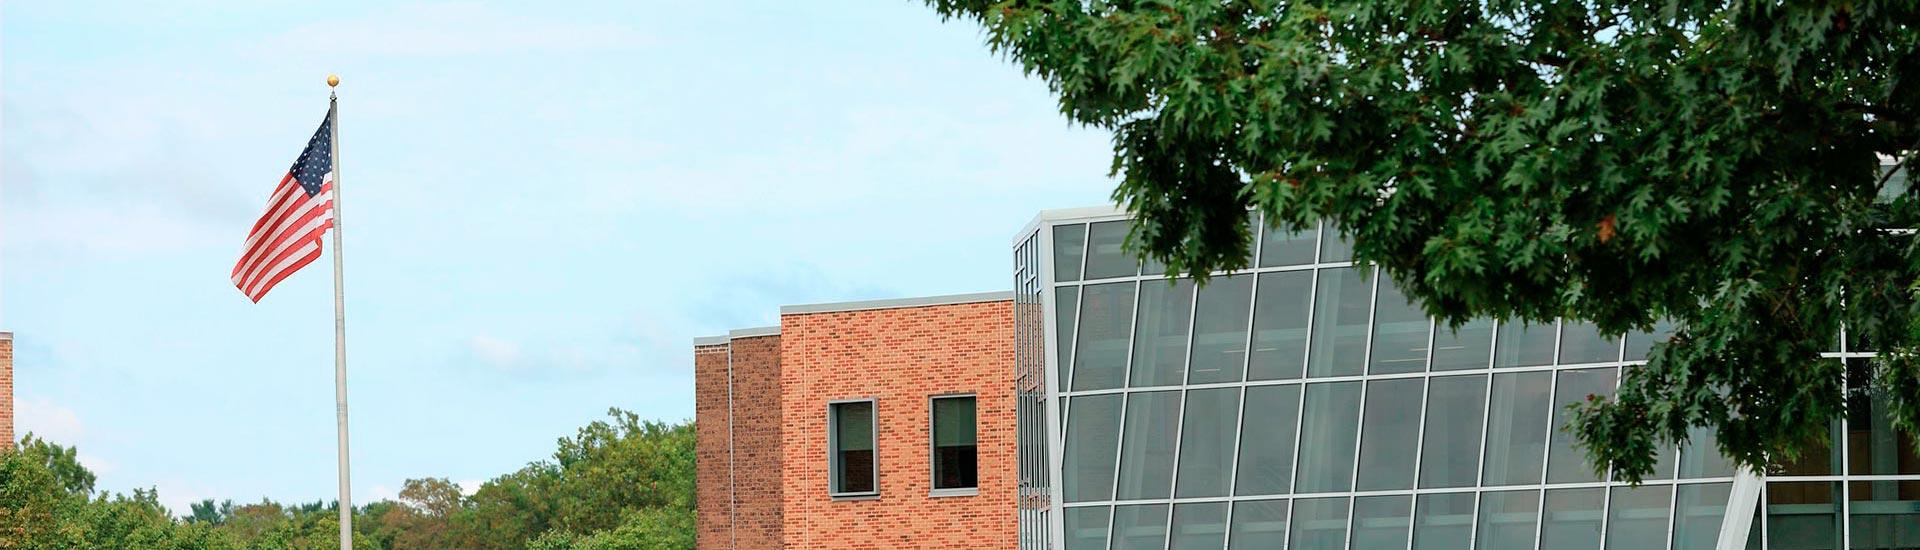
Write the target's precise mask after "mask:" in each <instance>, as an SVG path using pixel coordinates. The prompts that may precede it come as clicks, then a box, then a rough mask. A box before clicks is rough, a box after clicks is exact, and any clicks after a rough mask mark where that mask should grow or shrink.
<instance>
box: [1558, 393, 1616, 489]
mask: <svg viewBox="0 0 1920 550" xmlns="http://www.w3.org/2000/svg"><path fill="white" fill-rule="evenodd" d="M1613 384H1614V369H1613V368H1611V367H1608V368H1600V369H1583V370H1567V371H1560V386H1559V387H1558V388H1557V389H1555V390H1554V393H1553V403H1554V406H1553V427H1554V429H1553V437H1552V438H1551V439H1549V440H1548V442H1549V445H1548V446H1549V447H1550V448H1549V450H1548V454H1547V483H1580V482H1589V481H1600V477H1599V475H1598V473H1597V472H1596V470H1595V469H1594V468H1593V466H1590V465H1588V463H1587V453H1586V452H1585V451H1582V450H1580V449H1576V448H1574V446H1573V444H1574V439H1573V433H1571V432H1568V431H1567V429H1566V426H1567V422H1568V419H1569V418H1571V416H1572V414H1573V412H1572V411H1571V410H1568V408H1567V407H1568V406H1570V405H1572V404H1574V403H1580V402H1583V401H1586V400H1587V398H1588V396H1611V395H1613Z"/></svg>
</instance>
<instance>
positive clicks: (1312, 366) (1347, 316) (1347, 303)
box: [1307, 267, 1373, 376]
mask: <svg viewBox="0 0 1920 550" xmlns="http://www.w3.org/2000/svg"><path fill="white" fill-rule="evenodd" d="M1362 269H1365V268H1352V267H1344V268H1338V269H1322V270H1320V287H1319V288H1318V289H1317V290H1315V294H1316V296H1317V297H1316V298H1315V300H1314V305H1313V350H1312V351H1311V352H1310V353H1311V355H1310V356H1309V357H1308V359H1307V376H1351V375H1356V374H1360V372H1361V370H1362V368H1361V367H1363V366H1365V363H1364V361H1366V353H1367V312H1368V311H1369V310H1370V309H1372V307H1371V306H1372V304H1369V303H1367V302H1368V300H1369V298H1370V296H1371V295H1372V294H1373V281H1370V280H1367V278H1366V277H1365V276H1364V273H1363V272H1362Z"/></svg>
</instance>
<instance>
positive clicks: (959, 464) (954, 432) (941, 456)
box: [933, 395, 980, 490]
mask: <svg viewBox="0 0 1920 550" xmlns="http://www.w3.org/2000/svg"><path fill="white" fill-rule="evenodd" d="M978 449H979V447H978V434H977V433H976V431H975V429H974V397H973V396H971V395H964V396H954V397H935V398H933V488H934V490H941V489H973V488H976V487H979V486H980V481H979V480H980V478H979V465H978V462H977V460H978V459H979V451H978Z"/></svg>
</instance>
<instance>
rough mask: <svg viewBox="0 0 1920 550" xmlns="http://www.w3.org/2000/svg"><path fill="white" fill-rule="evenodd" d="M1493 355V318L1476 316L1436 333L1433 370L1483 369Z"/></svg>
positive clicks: (1434, 337)
mask: <svg viewBox="0 0 1920 550" xmlns="http://www.w3.org/2000/svg"><path fill="white" fill-rule="evenodd" d="M1492 354H1493V320H1492V319H1474V320H1472V321H1467V323H1466V324H1463V325H1460V328H1459V329H1451V328H1447V327H1446V326H1444V325H1442V326H1440V327H1438V328H1436V329H1434V333H1433V370H1435V371H1445V370H1465V369H1484V368H1487V364H1488V362H1489V361H1490V359H1491V357H1492Z"/></svg>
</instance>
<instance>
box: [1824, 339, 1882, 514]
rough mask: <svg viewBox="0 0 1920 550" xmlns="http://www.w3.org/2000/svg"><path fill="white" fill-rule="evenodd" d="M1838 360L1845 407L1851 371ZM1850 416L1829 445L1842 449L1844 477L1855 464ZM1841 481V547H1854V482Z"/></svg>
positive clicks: (1844, 341)
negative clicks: (1849, 439) (1836, 437)
mask: <svg viewBox="0 0 1920 550" xmlns="http://www.w3.org/2000/svg"><path fill="white" fill-rule="evenodd" d="M1845 327H1846V325H1845V324H1841V330H1842V332H1843V334H1844V331H1845V330H1846V328H1845ZM1848 349H1850V348H1849V346H1847V339H1846V337H1845V336H1844V335H1843V336H1842V337H1841V338H1840V351H1841V353H1845V352H1846V351H1847V350H1848ZM1838 361H1840V404H1841V405H1842V406H1843V407H1845V406H1848V405H1851V403H1848V402H1847V398H1848V395H1847V391H1848V390H1849V389H1850V388H1848V384H1849V383H1850V381H1849V380H1848V374H1849V373H1848V372H1847V370H1848V368H1847V360H1846V359H1838ZM1868 414H1869V415H1871V414H1872V413H1871V412H1869V413H1868ZM1849 416H1851V415H1848V414H1844V413H1843V414H1841V415H1840V437H1839V438H1838V439H1839V441H1835V442H1833V443H1832V444H1830V445H1828V447H1830V448H1834V449H1838V450H1839V451H1840V463H1839V464H1836V465H1834V473H1835V474H1837V475H1840V476H1843V477H1844V476H1846V475H1847V474H1850V473H1853V472H1852V468H1851V466H1852V465H1853V460H1852V459H1853V456H1852V454H1853V450H1852V449H1849V448H1848V447H1850V446H1851V445H1848V444H1847V443H1848V441H1847V439H1848V438H1849V437H1852V435H1853V433H1852V432H1849V431H1847V430H1848V429H1850V428H1851V427H1852V426H1850V425H1849V424H1851V422H1849V421H1850V420H1851V419H1850V418H1848V417H1849ZM1828 426H1832V424H1831V423H1829V424H1828ZM1828 429H1829V430H1831V429H1832V428H1831V427H1829V428H1828ZM1839 483H1840V494H1839V498H1840V518H1839V523H1840V524H1839V525H1837V526H1836V527H1838V528H1839V529H1840V547H1841V548H1853V519H1852V518H1853V484H1852V483H1848V482H1846V481H1841V482H1839ZM1828 490H1829V491H1831V490H1832V489H1828Z"/></svg>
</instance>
